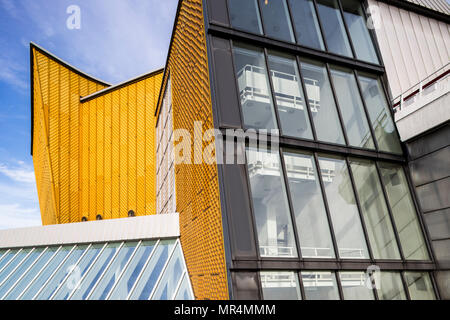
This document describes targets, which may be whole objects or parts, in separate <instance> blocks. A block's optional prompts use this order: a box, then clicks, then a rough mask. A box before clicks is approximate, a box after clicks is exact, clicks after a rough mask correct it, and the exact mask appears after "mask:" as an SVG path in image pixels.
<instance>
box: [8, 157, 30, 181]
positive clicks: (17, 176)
mask: <svg viewBox="0 0 450 320" xmlns="http://www.w3.org/2000/svg"><path fill="white" fill-rule="evenodd" d="M0 173H1V174H3V175H5V176H7V177H8V178H10V179H11V180H13V181H15V182H20V183H34V182H35V177H34V171H33V169H31V168H29V167H28V166H27V165H25V163H24V162H23V161H18V162H17V165H16V166H13V167H11V166H8V165H5V164H1V163H0Z"/></svg>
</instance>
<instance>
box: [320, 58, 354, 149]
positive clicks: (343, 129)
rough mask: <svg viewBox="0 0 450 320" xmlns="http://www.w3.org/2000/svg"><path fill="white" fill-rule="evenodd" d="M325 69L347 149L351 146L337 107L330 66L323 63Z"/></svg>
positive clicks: (337, 102)
mask: <svg viewBox="0 0 450 320" xmlns="http://www.w3.org/2000/svg"><path fill="white" fill-rule="evenodd" d="M325 69H326V70H327V77H328V81H329V83H330V88H331V92H332V94H333V99H334V105H335V106H336V111H337V114H338V118H339V123H340V125H341V129H342V134H343V135H344V140H345V144H346V145H347V146H348V147H350V146H351V145H350V141H349V140H348V136H347V128H346V127H345V122H344V119H343V118H342V113H341V108H340V106H339V101H338V99H337V94H336V89H335V88H334V83H333V79H332V77H331V72H330V66H329V65H328V63H325Z"/></svg>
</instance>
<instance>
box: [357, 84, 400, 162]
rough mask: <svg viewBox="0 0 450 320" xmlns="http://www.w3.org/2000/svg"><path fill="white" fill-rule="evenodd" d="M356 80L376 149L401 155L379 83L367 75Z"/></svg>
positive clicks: (398, 141) (395, 132) (398, 142)
mask: <svg viewBox="0 0 450 320" xmlns="http://www.w3.org/2000/svg"><path fill="white" fill-rule="evenodd" d="M358 78H359V81H360V84H361V90H362V94H363V99H364V101H365V102H366V106H367V111H368V113H369V118H370V122H371V123H372V127H373V130H374V132H375V138H376V139H377V142H378V147H379V148H380V150H381V151H387V152H393V153H399V154H400V153H402V148H401V146H400V140H399V138H398V135H397V131H396V129H395V125H394V121H393V120H392V116H391V113H390V111H389V106H388V104H387V101H386V96H385V95H384V93H383V89H382V87H381V83H380V81H379V80H378V79H377V78H374V77H371V76H368V75H367V76H366V75H359V76H358Z"/></svg>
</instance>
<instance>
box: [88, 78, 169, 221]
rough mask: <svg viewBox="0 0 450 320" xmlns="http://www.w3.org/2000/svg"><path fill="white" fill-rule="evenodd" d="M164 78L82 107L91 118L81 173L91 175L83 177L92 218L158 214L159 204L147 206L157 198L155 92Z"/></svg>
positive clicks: (114, 92) (144, 81) (134, 85)
mask: <svg viewBox="0 0 450 320" xmlns="http://www.w3.org/2000/svg"><path fill="white" fill-rule="evenodd" d="M161 79H162V75H161V72H160V73H158V74H156V75H153V76H152V75H149V76H148V77H147V78H146V79H142V80H138V81H136V82H133V83H130V84H127V85H124V86H123V87H121V88H117V89H113V90H112V91H110V92H107V93H104V94H101V95H99V96H98V97H94V98H92V100H89V101H87V102H84V103H82V104H81V110H83V114H86V119H88V120H86V121H83V122H82V133H83V145H82V147H81V149H82V152H81V156H82V159H83V163H84V166H83V168H82V171H83V172H84V171H86V172H88V173H89V174H86V175H84V176H85V177H86V178H85V179H86V181H84V180H83V181H84V182H83V183H84V184H86V185H89V188H88V191H87V192H84V193H83V197H88V198H89V199H90V200H89V202H88V208H89V214H90V215H89V219H90V220H92V219H95V216H96V215H98V214H100V215H102V217H103V218H104V219H110V218H124V217H127V216H128V211H129V210H133V211H135V213H136V214H137V215H150V214H154V213H155V211H154V205H151V206H150V207H149V208H146V201H147V199H148V202H149V203H150V204H153V203H154V202H155V196H156V194H155V187H154V185H155V184H154V176H155V175H154V170H155V164H154V157H153V156H152V155H153V154H154V152H155V150H154V143H153V142H152V141H153V140H154V137H155V135H154V127H155V117H154V110H155V108H156V106H155V103H156V98H155V96H154V95H155V92H157V90H156V89H155V88H156V87H158V88H159V87H160V85H161ZM147 98H148V99H147ZM147 116H149V119H147ZM146 126H148V128H149V129H147V127H146ZM85 127H86V129H85ZM147 141H149V142H151V143H147ZM84 153H87V154H88V156H86V157H85V156H84ZM84 159H85V160H84ZM147 160H148V161H149V162H147ZM147 170H149V171H150V174H147ZM94 199H95V200H94ZM93 212H94V213H93Z"/></svg>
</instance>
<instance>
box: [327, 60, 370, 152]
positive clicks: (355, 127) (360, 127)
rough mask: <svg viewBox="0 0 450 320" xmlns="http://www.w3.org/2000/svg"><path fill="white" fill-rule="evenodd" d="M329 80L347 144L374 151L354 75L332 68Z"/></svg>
mask: <svg viewBox="0 0 450 320" xmlns="http://www.w3.org/2000/svg"><path fill="white" fill-rule="evenodd" d="M331 78H332V79H333V84H334V88H335V90H336V96H337V100H338V102H339V107H340V108H341V114H342V119H343V121H344V126H345V131H346V132H347V138H348V142H349V144H350V145H351V146H354V147H361V148H367V149H375V144H374V143H373V139H372V133H371V132H370V128H369V123H368V121H367V117H366V113H365V111H364V106H363V103H362V100H361V96H360V94H359V91H358V86H357V84H356V79H355V75H354V74H353V72H352V71H351V70H348V69H344V68H340V67H335V66H333V67H332V68H331Z"/></svg>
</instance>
